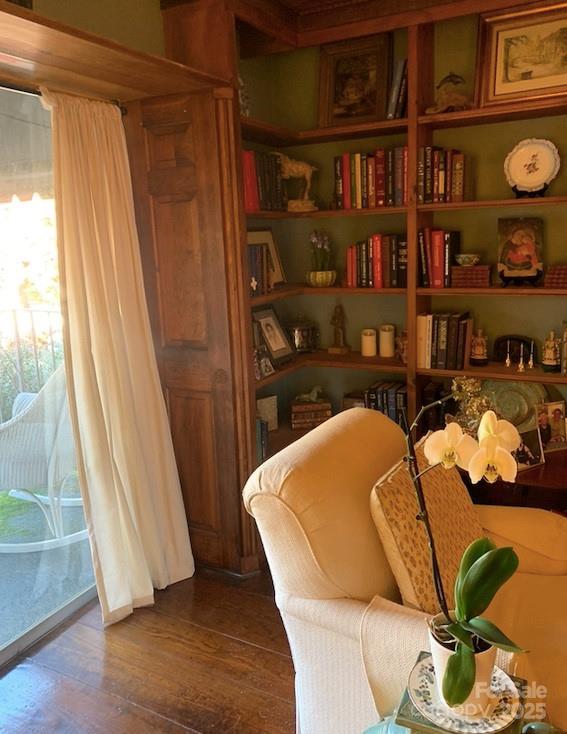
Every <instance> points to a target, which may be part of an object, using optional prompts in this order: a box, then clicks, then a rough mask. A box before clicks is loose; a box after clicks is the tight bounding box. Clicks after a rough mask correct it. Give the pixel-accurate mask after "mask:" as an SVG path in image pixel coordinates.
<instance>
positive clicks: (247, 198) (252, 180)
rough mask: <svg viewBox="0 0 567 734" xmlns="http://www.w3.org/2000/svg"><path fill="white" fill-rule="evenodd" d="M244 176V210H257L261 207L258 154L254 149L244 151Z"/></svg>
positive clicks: (248, 211)
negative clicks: (256, 154) (257, 174)
mask: <svg viewBox="0 0 567 734" xmlns="http://www.w3.org/2000/svg"><path fill="white" fill-rule="evenodd" d="M242 178H243V183H244V211H246V212H247V213H250V212H257V211H259V209H260V196H259V194H258V179H257V178H256V156H255V154H254V151H253V150H243V151H242Z"/></svg>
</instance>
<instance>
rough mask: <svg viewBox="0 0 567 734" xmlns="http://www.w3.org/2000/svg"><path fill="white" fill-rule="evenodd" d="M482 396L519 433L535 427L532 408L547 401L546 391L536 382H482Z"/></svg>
mask: <svg viewBox="0 0 567 734" xmlns="http://www.w3.org/2000/svg"><path fill="white" fill-rule="evenodd" d="M482 394H483V395H486V396H487V397H489V398H490V400H491V401H492V405H493V406H494V410H495V411H496V412H497V413H498V415H499V416H500V417H501V418H505V419H506V420H507V421H510V423H513V424H514V425H515V426H516V428H517V429H518V431H520V433H522V432H523V431H529V430H531V429H532V428H535V427H536V419H535V410H534V408H535V406H536V405H537V404H538V403H545V402H546V401H547V390H546V389H545V387H544V386H543V385H541V384H539V383H538V382H508V381H507V380H483V381H482Z"/></svg>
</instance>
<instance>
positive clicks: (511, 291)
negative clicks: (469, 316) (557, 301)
mask: <svg viewBox="0 0 567 734" xmlns="http://www.w3.org/2000/svg"><path fill="white" fill-rule="evenodd" d="M416 293H417V295H418V296H445V297H447V298H450V297H453V296H503V297H505V298H509V297H516V298H525V297H526V296H567V288H543V287H539V288H514V287H513V286H510V287H509V288H503V287H502V286H497V285H493V286H490V287H488V288H417V290H416Z"/></svg>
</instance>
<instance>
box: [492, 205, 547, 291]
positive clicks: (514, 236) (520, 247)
mask: <svg viewBox="0 0 567 734" xmlns="http://www.w3.org/2000/svg"><path fill="white" fill-rule="evenodd" d="M542 242H543V221H542V220H541V219H539V218H537V217H530V218H519V219H499V220H498V274H499V275H500V277H501V278H503V279H514V278H520V279H524V278H537V277H538V275H540V274H541V272H542V271H543V263H542V255H541V253H542Z"/></svg>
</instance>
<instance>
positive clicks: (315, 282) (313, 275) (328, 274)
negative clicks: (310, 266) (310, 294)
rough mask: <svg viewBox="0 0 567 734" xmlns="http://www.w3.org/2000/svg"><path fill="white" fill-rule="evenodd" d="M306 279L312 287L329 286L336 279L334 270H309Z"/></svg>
mask: <svg viewBox="0 0 567 734" xmlns="http://www.w3.org/2000/svg"><path fill="white" fill-rule="evenodd" d="M306 279H307V282H308V283H309V285H310V286H312V287H313V288H330V287H331V286H332V285H334V283H335V280H336V279H337V271H336V270H310V271H309V272H308V273H306Z"/></svg>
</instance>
